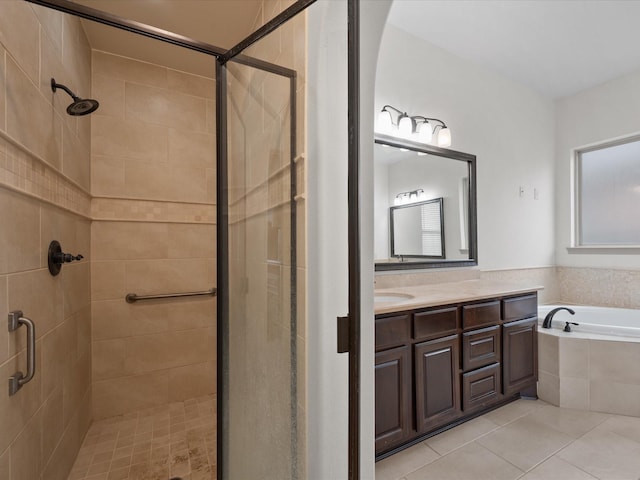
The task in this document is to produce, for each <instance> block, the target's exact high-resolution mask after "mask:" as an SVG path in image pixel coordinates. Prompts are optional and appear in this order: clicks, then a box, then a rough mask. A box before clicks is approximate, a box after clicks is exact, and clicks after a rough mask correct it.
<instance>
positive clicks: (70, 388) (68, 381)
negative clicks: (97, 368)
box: [62, 355, 91, 424]
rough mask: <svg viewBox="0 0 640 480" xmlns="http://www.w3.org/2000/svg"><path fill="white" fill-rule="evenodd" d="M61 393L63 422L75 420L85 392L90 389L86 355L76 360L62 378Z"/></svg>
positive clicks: (88, 365)
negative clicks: (62, 386) (62, 387)
mask: <svg viewBox="0 0 640 480" xmlns="http://www.w3.org/2000/svg"><path fill="white" fill-rule="evenodd" d="M63 382H64V389H63V391H62V394H63V397H62V401H63V407H64V412H63V414H64V421H65V424H67V423H69V422H70V421H71V419H77V418H78V416H77V413H78V411H79V410H80V408H81V407H82V406H83V400H84V399H85V398H86V395H87V391H88V390H89V389H90V388H91V357H89V356H88V355H87V356H85V357H82V358H80V359H78V361H76V362H75V363H74V365H73V366H72V368H71V369H69V371H67V372H66V375H65V377H64V380H63Z"/></svg>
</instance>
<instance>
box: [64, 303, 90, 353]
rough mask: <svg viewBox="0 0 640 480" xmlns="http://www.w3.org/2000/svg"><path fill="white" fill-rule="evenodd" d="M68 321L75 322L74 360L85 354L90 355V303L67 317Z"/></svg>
mask: <svg viewBox="0 0 640 480" xmlns="http://www.w3.org/2000/svg"><path fill="white" fill-rule="evenodd" d="M69 321H70V322H73V323H74V324H75V329H76V334H75V338H76V346H75V349H74V350H75V351H76V358H75V359H76V360H78V359H80V358H81V357H84V356H85V355H89V356H91V338H92V331H91V305H87V306H86V307H85V308H83V309H81V310H80V311H79V312H78V313H76V314H75V315H73V317H70V318H69Z"/></svg>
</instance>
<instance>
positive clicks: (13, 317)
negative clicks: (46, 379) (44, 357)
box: [9, 310, 36, 396]
mask: <svg viewBox="0 0 640 480" xmlns="http://www.w3.org/2000/svg"><path fill="white" fill-rule="evenodd" d="M21 325H26V327H27V374H26V375H24V374H23V373H22V372H16V373H14V374H13V375H11V376H10V377H9V396H12V395H15V394H16V393H17V392H18V390H20V389H21V388H22V386H23V385H24V384H25V383H27V382H30V381H31V379H32V378H33V376H34V375H35V373H36V327H35V325H34V323H33V321H32V320H30V319H28V318H26V317H24V316H23V314H22V312H21V311H20V310H15V311H13V312H11V313H10V314H9V331H10V332H14V331H16V330H17V329H18V328H20V326H21Z"/></svg>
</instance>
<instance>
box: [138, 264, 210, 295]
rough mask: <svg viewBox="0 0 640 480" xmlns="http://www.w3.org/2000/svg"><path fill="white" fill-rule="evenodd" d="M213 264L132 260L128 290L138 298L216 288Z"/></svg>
mask: <svg viewBox="0 0 640 480" xmlns="http://www.w3.org/2000/svg"><path fill="white" fill-rule="evenodd" d="M214 266H215V262H214V261H213V260H202V259H180V260H174V259H169V260H136V261H134V260H130V261H127V262H126V290H127V291H128V292H135V293H137V294H138V295H151V294H158V293H174V292H195V291H201V290H207V289H209V288H211V286H212V285H213V284H214V275H215V272H214Z"/></svg>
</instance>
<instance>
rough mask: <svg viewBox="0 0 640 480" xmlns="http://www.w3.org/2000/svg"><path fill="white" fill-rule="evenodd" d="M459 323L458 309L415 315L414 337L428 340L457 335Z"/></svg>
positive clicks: (444, 309)
mask: <svg viewBox="0 0 640 480" xmlns="http://www.w3.org/2000/svg"><path fill="white" fill-rule="evenodd" d="M458 323H459V322H458V307H450V308H440V309H438V310H429V311H428V312H419V313H416V314H414V315H413V337H414V338H415V339H416V340H427V339H429V338H435V337H442V336H444V335H449V334H452V333H457V332H458Z"/></svg>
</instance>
